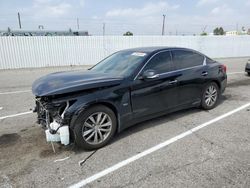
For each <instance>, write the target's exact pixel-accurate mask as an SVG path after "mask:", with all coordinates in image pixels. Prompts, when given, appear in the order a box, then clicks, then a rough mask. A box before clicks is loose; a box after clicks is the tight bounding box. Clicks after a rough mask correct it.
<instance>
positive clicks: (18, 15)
mask: <svg viewBox="0 0 250 188" xmlns="http://www.w3.org/2000/svg"><path fill="white" fill-rule="evenodd" d="M17 17H18V23H19V29H22V24H21V17H20V13H19V12H18V13H17Z"/></svg>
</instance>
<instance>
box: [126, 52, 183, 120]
mask: <svg viewBox="0 0 250 188" xmlns="http://www.w3.org/2000/svg"><path fill="white" fill-rule="evenodd" d="M172 68H173V66H172V58H171V53H170V52H169V51H163V52H159V53H157V54H155V55H154V56H153V57H152V58H151V60H150V61H149V62H148V63H147V65H146V66H145V67H144V68H143V70H142V71H141V74H140V75H139V76H138V77H137V78H136V80H134V83H133V85H132V86H131V102H132V110H133V116H134V118H143V117H144V116H149V115H153V114H155V113H159V112H163V111H166V110H167V109H170V108H173V107H175V106H176V105H177V103H178V102H177V93H178V88H177V87H176V86H177V80H176V78H177V77H178V76H179V75H177V74H176V73H175V72H171V71H172ZM147 70H154V71H155V72H156V73H157V74H158V76H157V77H156V78H152V79H143V78H142V77H141V75H142V74H143V72H145V71H147Z"/></svg>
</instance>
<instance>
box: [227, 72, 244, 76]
mask: <svg viewBox="0 0 250 188" xmlns="http://www.w3.org/2000/svg"><path fill="white" fill-rule="evenodd" d="M244 73H245V72H228V73H227V75H232V74H244Z"/></svg>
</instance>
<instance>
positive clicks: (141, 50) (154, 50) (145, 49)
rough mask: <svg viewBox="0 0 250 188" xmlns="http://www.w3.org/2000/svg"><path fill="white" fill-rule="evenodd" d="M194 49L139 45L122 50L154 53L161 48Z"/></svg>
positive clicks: (175, 48) (174, 48)
mask: <svg viewBox="0 0 250 188" xmlns="http://www.w3.org/2000/svg"><path fill="white" fill-rule="evenodd" d="M177 49H178V50H179V49H181V50H192V49H188V48H182V47H166V46H154V47H139V48H130V49H126V50H122V51H135V52H144V53H153V52H158V51H161V50H177Z"/></svg>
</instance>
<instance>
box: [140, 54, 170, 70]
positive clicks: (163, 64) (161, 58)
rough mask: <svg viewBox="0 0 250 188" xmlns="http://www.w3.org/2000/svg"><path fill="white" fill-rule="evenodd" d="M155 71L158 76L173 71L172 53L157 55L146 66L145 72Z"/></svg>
mask: <svg viewBox="0 0 250 188" xmlns="http://www.w3.org/2000/svg"><path fill="white" fill-rule="evenodd" d="M149 69H153V70H155V71H156V72H157V73H158V74H160V73H164V72H168V71H171V55H170V51H166V52H160V53H158V54H156V55H155V56H154V57H153V58H152V59H151V60H150V61H149V62H148V64H147V65H146V67H145V68H144V71H145V70H149Z"/></svg>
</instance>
